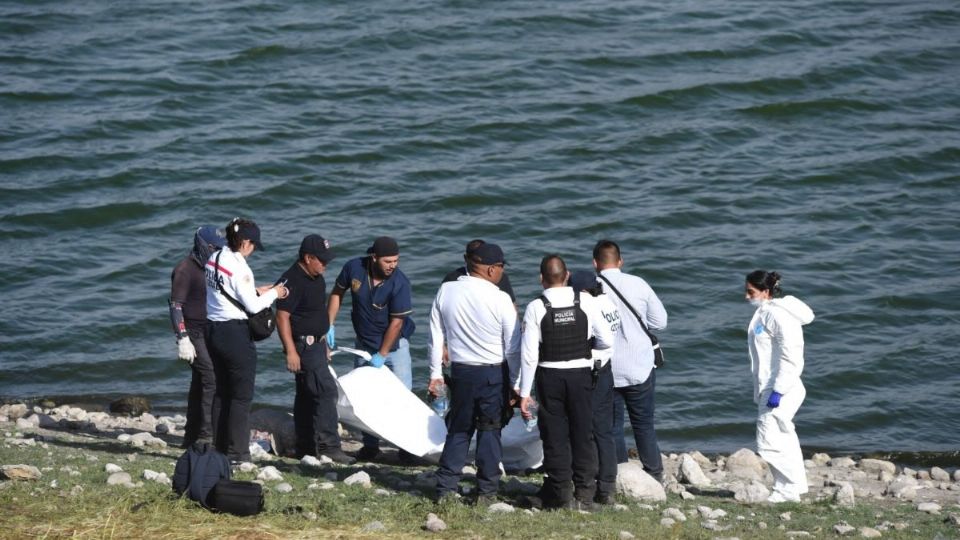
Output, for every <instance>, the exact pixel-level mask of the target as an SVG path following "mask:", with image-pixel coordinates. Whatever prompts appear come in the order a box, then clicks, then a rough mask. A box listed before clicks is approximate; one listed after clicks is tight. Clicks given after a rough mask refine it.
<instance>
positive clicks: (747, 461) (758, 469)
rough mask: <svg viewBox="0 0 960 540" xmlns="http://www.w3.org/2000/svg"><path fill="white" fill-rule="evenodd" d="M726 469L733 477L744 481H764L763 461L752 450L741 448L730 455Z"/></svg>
mask: <svg viewBox="0 0 960 540" xmlns="http://www.w3.org/2000/svg"><path fill="white" fill-rule="evenodd" d="M725 467H726V469H727V472H728V473H730V475H731V476H734V477H737V478H741V479H743V480H763V476H764V463H763V460H761V459H760V456H758V455H757V454H755V453H754V452H753V451H752V450H750V449H747V448H741V449H739V450H737V451H736V452H734V453H732V454H730V457H728V458H727V460H726V464H725Z"/></svg>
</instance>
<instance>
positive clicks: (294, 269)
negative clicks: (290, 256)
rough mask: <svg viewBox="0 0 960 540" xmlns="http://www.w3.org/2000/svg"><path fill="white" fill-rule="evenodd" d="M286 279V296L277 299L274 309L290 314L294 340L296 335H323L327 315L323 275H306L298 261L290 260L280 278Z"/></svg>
mask: <svg viewBox="0 0 960 540" xmlns="http://www.w3.org/2000/svg"><path fill="white" fill-rule="evenodd" d="M284 279H285V280H287V285H286V287H287V290H289V291H290V294H289V295H287V297H286V298H283V299H280V300H277V309H278V310H282V311H286V312H287V313H289V314H290V325H291V326H292V327H293V337H294V339H296V338H298V337H300V336H316V337H317V338H319V337H321V336H324V335H326V333H327V330H328V329H329V328H330V319H329V317H328V316H327V282H326V281H324V279H323V274H321V275H319V276H317V277H315V278H314V277H310V276H309V275H308V274H307V273H306V272H305V271H304V270H303V268H301V267H300V264H298V263H293V266H291V267H290V268H289V269H287V271H286V272H284V273H283V276H281V277H280V280H281V281H283V280H284Z"/></svg>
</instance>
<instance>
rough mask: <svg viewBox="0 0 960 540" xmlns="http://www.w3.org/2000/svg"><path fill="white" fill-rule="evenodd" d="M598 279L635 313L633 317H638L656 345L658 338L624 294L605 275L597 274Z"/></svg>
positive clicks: (641, 325)
mask: <svg viewBox="0 0 960 540" xmlns="http://www.w3.org/2000/svg"><path fill="white" fill-rule="evenodd" d="M597 277H599V278H600V279H602V280H603V282H604V283H606V284H607V286H609V287H610V290H612V291H613V292H614V293H615V294H616V295H617V296H618V297H619V298H620V301H621V302H623V305H625V306H627V309H629V310H630V313H633V316H634V317H636V318H637V320H638V321H639V322H640V327H641V328H643V331H644V332H646V333H647V337H649V338H650V341H652V342H653V343H656V342H657V341H656V339H657V337H656V336H654V335H653V334H652V333H651V332H650V329H649V328H647V325H646V323H644V322H643V318H642V317H640V314H639V313H637V310H636V309H634V308H633V306H632V305H630V302H627V299H626V298H624V297H623V295H622V294H620V291H618V290H617V288H616V287H614V286H613V283H610V280H609V279H607V278H606V276H604V275H603V274H597Z"/></svg>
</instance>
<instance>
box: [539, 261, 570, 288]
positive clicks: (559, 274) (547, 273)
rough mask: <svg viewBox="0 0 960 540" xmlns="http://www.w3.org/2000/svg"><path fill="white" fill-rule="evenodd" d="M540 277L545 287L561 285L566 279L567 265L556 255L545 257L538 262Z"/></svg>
mask: <svg viewBox="0 0 960 540" xmlns="http://www.w3.org/2000/svg"><path fill="white" fill-rule="evenodd" d="M540 275H541V276H543V281H544V283H546V284H547V285H562V284H563V282H564V280H566V279H567V263H565V262H563V258H561V257H560V256H559V255H557V254H556V253H551V254H550V255H545V256H544V257H543V259H541V260H540Z"/></svg>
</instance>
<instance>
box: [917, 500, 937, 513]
mask: <svg viewBox="0 0 960 540" xmlns="http://www.w3.org/2000/svg"><path fill="white" fill-rule="evenodd" d="M940 508H941V507H940V505H939V504H937V503H934V502H924V503H920V504H918V505H917V510H919V511H921V512H926V513H928V514H939V513H940Z"/></svg>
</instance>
